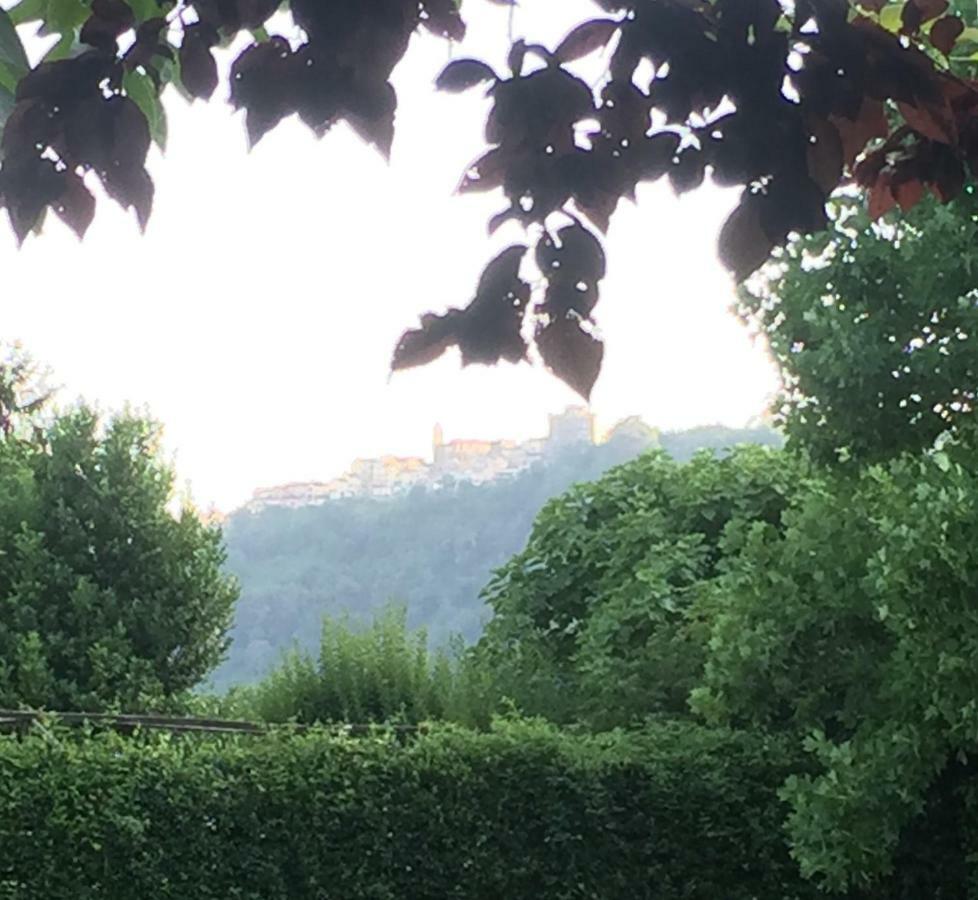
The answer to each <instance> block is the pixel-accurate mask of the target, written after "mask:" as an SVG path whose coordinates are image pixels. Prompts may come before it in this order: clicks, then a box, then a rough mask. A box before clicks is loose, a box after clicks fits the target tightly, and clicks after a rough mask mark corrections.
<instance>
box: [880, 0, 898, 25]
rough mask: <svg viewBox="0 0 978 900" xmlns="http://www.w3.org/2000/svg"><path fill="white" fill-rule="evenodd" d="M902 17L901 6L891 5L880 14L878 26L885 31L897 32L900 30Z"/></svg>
mask: <svg viewBox="0 0 978 900" xmlns="http://www.w3.org/2000/svg"><path fill="white" fill-rule="evenodd" d="M902 15H903V4H902V3H891V4H890V5H889V6H887V7H885V8H884V9H883V10H882V11H881V12H880V25H882V26H883V27H884V28H885V29H886V30H887V31H892V32H897V31H899V30H900V24H901V16H902Z"/></svg>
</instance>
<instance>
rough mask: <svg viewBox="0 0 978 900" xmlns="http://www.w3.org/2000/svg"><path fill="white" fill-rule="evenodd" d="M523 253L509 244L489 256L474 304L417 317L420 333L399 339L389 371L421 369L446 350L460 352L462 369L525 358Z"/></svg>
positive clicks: (526, 294) (522, 248) (526, 292)
mask: <svg viewBox="0 0 978 900" xmlns="http://www.w3.org/2000/svg"><path fill="white" fill-rule="evenodd" d="M526 251H527V248H526V247H525V246H524V245H521V244H520V245H514V246H512V247H507V248H506V249H505V250H504V251H503V252H502V253H500V254H499V255H498V256H497V257H495V259H493V260H492V261H491V262H490V263H489V264H488V265H487V266H486V268H485V270H484V271H483V273H482V277H481V278H480V279H479V286H478V289H477V290H476V295H475V299H473V300H472V302H471V303H470V304H469V305H468V306H467V307H465V308H464V309H450V310H449V311H448V312H447V313H445V314H444V315H440V316H439V315H435V314H433V313H428V314H426V315H425V316H423V317H422V319H421V327H420V328H417V329H412V330H410V331H406V332H405V333H404V334H403V335H402V336H401V339H400V340H399V341H398V344H397V347H396V348H395V350H394V356H393V359H392V362H391V369H392V370H394V371H396V370H398V369H407V368H411V367H412V366H418V365H424V364H425V363H427V362H431V361H432V360H434V359H437V358H438V357H439V356H441V354H442V353H444V352H445V350H447V349H448V348H449V347H452V346H457V347H458V348H459V350H460V351H461V354H462V364H463V365H472V364H477V363H479V364H484V365H492V364H495V363H498V362H499V361H500V360H506V361H507V362H513V363H516V362H520V361H521V360H523V359H525V358H526V351H527V347H526V342H525V341H524V339H523V336H522V334H521V330H522V327H523V318H524V315H525V313H526V306H527V303H528V301H529V299H530V286H529V284H527V283H526V282H525V281H523V280H522V279H521V278H520V276H519V269H520V265H521V263H522V261H523V257H524V256H525V255H526Z"/></svg>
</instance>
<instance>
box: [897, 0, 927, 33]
mask: <svg viewBox="0 0 978 900" xmlns="http://www.w3.org/2000/svg"><path fill="white" fill-rule="evenodd" d="M922 23H923V15H922V14H921V12H920V8H919V7H918V6H917V4H916V3H914V2H913V0H907V2H906V3H904V4H903V11H902V12H901V13H900V32H901V33H902V34H907V35H914V34H916V33H917V31H918V29H919V28H920V26H921V24H922Z"/></svg>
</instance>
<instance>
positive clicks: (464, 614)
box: [213, 419, 781, 688]
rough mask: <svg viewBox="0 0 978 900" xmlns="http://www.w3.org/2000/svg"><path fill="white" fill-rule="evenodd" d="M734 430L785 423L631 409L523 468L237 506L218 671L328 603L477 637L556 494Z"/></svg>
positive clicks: (267, 651)
mask: <svg viewBox="0 0 978 900" xmlns="http://www.w3.org/2000/svg"><path fill="white" fill-rule="evenodd" d="M592 427H593V426H592ZM592 434H593V432H592ZM485 443H488V444H491V443H492V442H485ZM739 443H754V444H768V445H780V443H781V437H780V435H778V434H777V432H775V431H772V430H771V429H769V428H765V427H758V428H747V429H732V428H726V427H723V426H705V427H702V428H696V429H691V430H688V431H680V432H671V433H670V432H666V433H662V434H659V433H658V432H656V431H655V430H654V429H651V428H649V427H648V426H647V425H645V423H643V422H641V420H639V419H626V420H624V421H623V422H621V423H619V424H618V426H616V427H615V428H614V429H612V431H611V432H609V434H608V436H607V437H606V438H605V439H604V440H601V441H595V440H593V438H592V440H591V441H579V440H571V441H567V442H566V443H564V444H562V445H561V446H559V447H556V448H553V451H552V452H550V453H547V454H545V455H544V456H542V457H541V458H540V459H538V460H536V461H535V462H533V463H532V464H531V465H530V466H529V467H528V468H525V469H520V470H518V471H515V472H512V473H509V474H504V475H500V474H496V475H493V476H492V477H489V478H486V479H484V480H482V481H476V480H473V479H468V478H454V477H451V476H446V477H444V478H443V479H442V480H441V481H440V482H439V483H438V485H437V486H436V487H432V486H429V485H428V484H415V485H413V486H410V487H408V488H407V489H403V490H402V489H400V488H399V489H398V490H396V491H394V492H392V493H390V494H386V495H383V494H359V495H352V496H340V497H329V498H325V499H323V498H317V500H316V502H315V503H304V502H303V503H295V504H294V505H293V504H291V503H277V504H273V503H270V504H267V505H264V506H261V507H259V508H257V509H256V508H253V507H252V508H249V507H246V508H244V509H241V510H239V511H237V512H235V513H233V514H231V515H230V516H229V517H228V519H227V521H226V523H225V526H224V534H225V540H226V542H227V547H228V563H227V565H228V568H229V569H230V571H232V572H233V573H234V574H235V575H237V576H238V578H239V580H240V582H241V587H242V592H241V598H240V600H239V601H238V604H237V608H236V610H235V619H234V624H233V627H232V631H231V637H232V644H231V649H230V653H229V656H228V659H227V660H226V662H225V663H224V664H223V665H222V666H221V667H220V668H219V669H218V671H217V672H216V673H215V675H214V677H213V683H214V685H215V686H217V687H221V688H223V687H227V686H229V685H232V684H237V683H245V682H250V681H254V680H256V679H257V678H260V677H261V676H262V675H263V674H265V672H267V671H268V670H269V669H270V668H271V667H272V666H273V665H274V664H275V662H276V661H277V660H278V659H279V657H280V655H281V653H282V652H283V651H284V650H286V649H288V648H289V647H291V646H293V645H296V644H297V645H299V646H302V647H305V648H307V649H311V648H313V647H314V646H315V645H316V644H317V643H318V640H319V635H320V623H321V621H322V617H323V615H326V614H328V615H330V616H342V615H344V614H349V615H350V616H351V617H352V618H353V619H355V620H356V619H359V620H366V619H368V618H369V617H370V616H372V615H373V614H374V613H375V612H376V611H377V610H378V609H379V608H380V607H381V606H383V605H385V604H386V603H389V602H391V601H395V602H398V603H401V604H404V605H405V606H406V607H407V612H408V624H409V625H410V627H412V628H417V627H425V628H426V629H427V630H428V634H429V638H430V640H431V641H432V643H433V644H441V643H443V642H445V641H446V640H447V639H448V638H449V637H450V636H451V635H453V634H457V635H461V636H462V637H463V638H464V639H465V640H467V641H472V640H475V639H476V638H477V637H478V636H479V634H480V633H481V630H482V625H483V623H484V621H485V619H486V617H487V615H488V610H487V608H486V607H485V605H484V604H483V602H482V600H481V599H480V592H481V590H482V588H483V587H484V586H485V584H486V583H487V582H488V581H489V578H490V576H491V574H492V572H493V570H495V569H496V568H498V567H499V566H501V565H502V564H503V563H505V562H506V561H507V560H508V559H509V558H510V557H511V556H513V555H514V554H515V553H517V552H518V551H519V550H521V549H522V548H523V546H524V544H525V543H526V540H527V537H528V536H529V533H530V529H531V527H532V524H533V520H534V519H535V518H536V515H537V513H538V512H539V511H540V509H541V508H542V507H543V505H544V504H545V503H546V502H547V501H548V500H549V499H551V498H552V497H555V496H557V495H559V494H561V493H563V492H564V491H565V490H567V488H569V487H570V486H571V485H572V484H574V483H576V482H581V481H591V480H594V479H595V478H598V477H600V476H601V475H602V474H603V473H604V472H605V471H607V470H608V469H609V468H611V467H612V466H615V465H618V464H620V463H624V462H627V461H629V460H631V459H633V458H635V457H636V456H638V455H639V454H640V453H641V452H643V451H645V450H648V449H650V448H653V447H661V448H662V449H663V450H665V451H666V452H667V453H669V454H670V455H671V456H673V457H674V458H676V459H678V460H685V459H688V458H689V457H690V456H691V455H692V454H693V453H694V452H695V451H696V450H697V449H700V448H714V449H722V448H724V447H729V446H732V445H735V444H739ZM297 499H298V498H297Z"/></svg>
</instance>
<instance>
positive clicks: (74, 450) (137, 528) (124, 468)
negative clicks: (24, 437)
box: [0, 408, 237, 710]
mask: <svg viewBox="0 0 978 900" xmlns="http://www.w3.org/2000/svg"><path fill="white" fill-rule="evenodd" d="M159 437H160V429H159V427H158V426H157V425H155V424H154V423H152V422H149V421H146V420H145V419H141V418H138V417H135V416H132V415H128V414H127V415H120V416H117V417H115V418H114V419H112V420H111V421H109V422H108V423H107V424H106V425H105V426H104V427H103V425H102V424H101V422H100V419H99V416H98V415H97V414H96V413H94V412H93V411H92V410H90V409H87V408H80V409H77V410H74V411H71V412H68V413H66V414H63V415H60V416H57V417H55V419H54V421H53V423H52V424H50V425H49V426H48V427H47V428H46V429H44V431H43V442H41V443H36V442H28V441H15V440H11V439H6V440H3V441H0V547H2V551H0V704H2V705H4V706H20V705H28V706H37V707H48V708H54V709H85V710H96V709H104V708H107V707H121V708H124V709H128V710H133V709H139V708H143V707H146V706H147V705H150V704H153V703H156V702H163V701H164V700H166V699H167V698H172V697H174V696H175V695H178V694H179V693H180V692H183V691H186V690H188V689H190V688H192V687H193V686H194V685H195V684H197V683H198V682H199V681H200V680H201V679H202V678H203V677H204V676H205V675H206V674H207V672H209V671H210V670H211V669H212V668H213V667H214V666H215V665H216V664H217V663H218V662H219V660H220V659H221V656H222V654H223V652H224V650H225V648H226V645H227V638H226V631H227V627H228V624H229V621H230V616H231V610H232V606H233V603H234V600H235V598H236V596H237V587H236V584H235V582H234V580H233V579H232V578H231V577H230V576H228V575H226V574H225V573H224V572H223V571H222V564H223V561H224V550H223V546H222V543H221V536H220V532H219V531H218V530H217V529H215V528H212V527H210V526H207V525H205V524H204V523H203V522H201V520H200V519H199V518H198V517H197V515H196V514H195V513H194V511H193V510H192V509H191V508H190V507H189V506H184V507H183V509H182V510H181V511H180V513H179V514H177V515H174V514H173V512H171V506H172V502H173V499H174V493H173V485H174V477H173V472H172V470H171V469H170V467H169V465H168V464H167V463H166V462H165V461H164V460H163V458H162V456H161V453H160V449H159Z"/></svg>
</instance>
